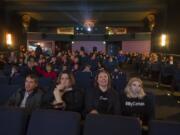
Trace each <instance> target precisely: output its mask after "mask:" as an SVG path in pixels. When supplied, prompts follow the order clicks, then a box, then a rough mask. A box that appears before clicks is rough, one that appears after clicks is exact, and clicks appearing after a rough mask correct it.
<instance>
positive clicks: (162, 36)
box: [160, 34, 167, 47]
mask: <svg viewBox="0 0 180 135" xmlns="http://www.w3.org/2000/svg"><path fill="white" fill-rule="evenodd" d="M160 44H161V46H162V47H165V46H167V35H166V34H162V35H161V43H160Z"/></svg>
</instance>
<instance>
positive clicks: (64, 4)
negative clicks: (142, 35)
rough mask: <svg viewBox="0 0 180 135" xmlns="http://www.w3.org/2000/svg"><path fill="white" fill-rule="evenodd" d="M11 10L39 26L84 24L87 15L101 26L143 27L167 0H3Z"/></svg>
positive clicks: (164, 9) (4, 6)
mask: <svg viewBox="0 0 180 135" xmlns="http://www.w3.org/2000/svg"><path fill="white" fill-rule="evenodd" d="M1 7H3V8H4V9H5V11H8V12H15V13H17V14H19V15H22V16H23V15H25V14H26V15H29V16H30V17H32V18H33V19H35V20H37V22H38V24H39V26H40V27H58V26H75V25H81V24H83V23H84V21H85V20H86V19H92V20H95V21H96V24H97V25H102V26H107V25H111V26H132V27H142V26H143V25H144V19H145V18H146V17H147V15H149V14H155V15H156V14H159V13H162V12H164V11H166V8H167V4H166V2H165V0H116V1H112V0H4V3H3V4H2V5H1Z"/></svg>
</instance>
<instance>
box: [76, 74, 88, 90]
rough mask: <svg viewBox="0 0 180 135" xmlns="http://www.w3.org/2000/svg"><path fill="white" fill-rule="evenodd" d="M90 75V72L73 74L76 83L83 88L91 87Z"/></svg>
mask: <svg viewBox="0 0 180 135" xmlns="http://www.w3.org/2000/svg"><path fill="white" fill-rule="evenodd" d="M91 77H92V75H91V73H90V72H77V73H76V74H75V80H76V85H77V86H78V87H80V88H83V89H88V88H90V87H92V78H91Z"/></svg>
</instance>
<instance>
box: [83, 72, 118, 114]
mask: <svg viewBox="0 0 180 135" xmlns="http://www.w3.org/2000/svg"><path fill="white" fill-rule="evenodd" d="M86 112H87V113H93V114H98V113H100V114H119V113H120V105H119V98H118V94H117V93H116V91H114V90H113V89H112V87H111V78H110V75H109V73H108V72H107V71H105V70H101V71H100V72H99V73H98V74H97V76H96V77H95V87H94V88H92V89H91V90H89V91H87V92H86Z"/></svg>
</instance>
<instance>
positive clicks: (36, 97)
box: [7, 88, 45, 113]
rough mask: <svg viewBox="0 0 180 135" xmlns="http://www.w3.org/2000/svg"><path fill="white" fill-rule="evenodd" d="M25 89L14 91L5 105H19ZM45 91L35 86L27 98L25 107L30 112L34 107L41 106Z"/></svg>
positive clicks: (43, 102)
mask: <svg viewBox="0 0 180 135" xmlns="http://www.w3.org/2000/svg"><path fill="white" fill-rule="evenodd" d="M24 94H25V89H24V88H22V89H19V90H18V91H17V92H16V93H14V94H13V95H12V96H11V97H10V99H9V100H8V102H7V106H11V107H20V104H21V102H22V100H23V98H24ZM44 96H45V92H44V91H43V90H41V89H39V88H36V89H35V90H34V91H33V92H32V93H31V94H30V95H29V96H28V98H27V101H26V105H25V109H26V110H27V111H28V112H29V113H30V112H32V111H33V110H34V109H37V108H40V107H43V106H44V105H45V99H44Z"/></svg>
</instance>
